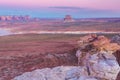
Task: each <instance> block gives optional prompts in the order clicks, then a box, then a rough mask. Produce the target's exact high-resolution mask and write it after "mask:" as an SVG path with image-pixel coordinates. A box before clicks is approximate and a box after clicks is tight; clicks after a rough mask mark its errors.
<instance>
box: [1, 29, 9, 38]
mask: <svg viewBox="0 0 120 80" xmlns="http://www.w3.org/2000/svg"><path fill="white" fill-rule="evenodd" d="M10 34H11V32H10V31H8V30H4V29H0V36H5V35H10Z"/></svg>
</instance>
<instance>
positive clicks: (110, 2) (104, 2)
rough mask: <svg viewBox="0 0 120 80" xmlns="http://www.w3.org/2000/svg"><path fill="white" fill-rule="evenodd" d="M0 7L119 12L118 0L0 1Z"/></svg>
mask: <svg viewBox="0 0 120 80" xmlns="http://www.w3.org/2000/svg"><path fill="white" fill-rule="evenodd" d="M0 5H2V6H11V7H24V8H36V7H37V8H39V7H52V6H53V7H54V6H70V7H80V8H92V9H100V10H111V11H120V0H0Z"/></svg>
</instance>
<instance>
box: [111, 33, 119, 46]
mask: <svg viewBox="0 0 120 80" xmlns="http://www.w3.org/2000/svg"><path fill="white" fill-rule="evenodd" d="M111 42H114V43H118V44H119V45H120V34H119V35H116V36H114V37H113V38H112V40H111Z"/></svg>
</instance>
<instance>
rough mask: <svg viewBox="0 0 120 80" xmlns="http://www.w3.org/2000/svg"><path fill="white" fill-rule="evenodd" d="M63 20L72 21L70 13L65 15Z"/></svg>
mask: <svg viewBox="0 0 120 80" xmlns="http://www.w3.org/2000/svg"><path fill="white" fill-rule="evenodd" d="M64 22H74V20H73V18H72V17H71V16H70V15H66V16H65V18H64Z"/></svg>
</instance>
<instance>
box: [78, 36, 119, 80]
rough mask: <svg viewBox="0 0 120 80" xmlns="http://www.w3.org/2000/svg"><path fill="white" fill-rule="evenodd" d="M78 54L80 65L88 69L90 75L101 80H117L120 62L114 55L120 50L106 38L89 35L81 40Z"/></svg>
mask: <svg viewBox="0 0 120 80" xmlns="http://www.w3.org/2000/svg"><path fill="white" fill-rule="evenodd" d="M79 44H80V47H79V50H78V51H77V53H76V56H77V57H78V65H81V66H86V67H87V68H88V75H90V76H93V77H97V78H98V79H100V80H103V79H105V80H116V78H117V75H118V73H119V71H120V67H119V64H118V62H117V61H118V60H116V57H115V56H114V55H113V53H115V52H116V51H118V50H119V49H120V46H119V45H118V44H117V43H111V42H110V40H109V39H108V38H106V37H105V36H97V35H87V36H85V37H82V38H80V41H79Z"/></svg>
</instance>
